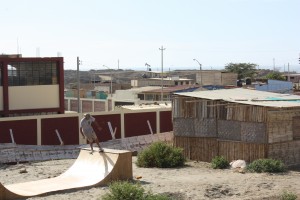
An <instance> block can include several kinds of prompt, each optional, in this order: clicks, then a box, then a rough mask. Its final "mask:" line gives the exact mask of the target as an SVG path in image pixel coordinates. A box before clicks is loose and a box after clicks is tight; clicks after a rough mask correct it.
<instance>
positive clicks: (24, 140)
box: [0, 119, 37, 145]
mask: <svg viewBox="0 0 300 200" xmlns="http://www.w3.org/2000/svg"><path fill="white" fill-rule="evenodd" d="M9 129H12V131H13V136H14V139H15V142H16V144H27V145H37V120H36V119H31V120H14V121H3V122H0V143H11V137H10V132H9Z"/></svg>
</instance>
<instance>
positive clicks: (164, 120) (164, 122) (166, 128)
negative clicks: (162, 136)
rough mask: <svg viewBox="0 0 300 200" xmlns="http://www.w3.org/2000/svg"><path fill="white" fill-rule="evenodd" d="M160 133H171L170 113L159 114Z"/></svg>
mask: <svg viewBox="0 0 300 200" xmlns="http://www.w3.org/2000/svg"><path fill="white" fill-rule="evenodd" d="M159 123H160V132H161V133H163V132H170V131H173V122H172V111H162V112H160V122H159Z"/></svg>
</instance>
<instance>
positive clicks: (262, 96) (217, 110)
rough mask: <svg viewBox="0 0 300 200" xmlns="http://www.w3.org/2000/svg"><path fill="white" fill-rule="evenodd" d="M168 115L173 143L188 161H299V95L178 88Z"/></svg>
mask: <svg viewBox="0 0 300 200" xmlns="http://www.w3.org/2000/svg"><path fill="white" fill-rule="evenodd" d="M172 118H173V126H174V144H175V145H176V146H177V147H182V148H184V152H185V156H186V157H187V158H189V159H191V160H200V161H207V162H210V161H211V159H212V158H213V157H215V156H217V155H222V156H224V157H225V158H226V159H227V160H229V161H231V160H236V159H243V160H246V161H247V162H251V161H253V160H255V159H259V158H275V159H280V160H282V161H283V162H285V163H286V164H287V165H296V164H300V96H297V95H289V94H279V93H271V92H263V91H256V90H249V89H242V88H236V89H226V90H225V89H224V90H210V91H199V92H198V91H197V92H186V93H176V94H175V96H174V98H173V101H172Z"/></svg>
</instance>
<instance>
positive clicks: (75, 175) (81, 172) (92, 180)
mask: <svg viewBox="0 0 300 200" xmlns="http://www.w3.org/2000/svg"><path fill="white" fill-rule="evenodd" d="M94 149H95V150H98V149H97V148H96V147H95V148H94ZM131 156H132V154H131V152H130V151H123V150H113V149H104V152H102V153H100V152H98V151H94V152H93V153H92V154H91V151H90V150H89V149H88V148H85V149H81V151H80V154H79V156H78V158H77V159H76V161H75V162H74V164H73V165H72V166H71V167H70V168H69V169H68V170H67V171H66V172H64V173H63V174H61V175H60V176H58V177H55V178H49V179H42V180H38V181H31V182H25V183H16V184H11V185H2V184H1V183H0V200H6V199H18V198H24V197H31V196H37V195H41V194H45V193H49V192H54V191H62V190H68V189H74V188H84V187H90V186H102V185H106V184H107V183H109V182H110V181H113V180H128V179H132V157H131Z"/></svg>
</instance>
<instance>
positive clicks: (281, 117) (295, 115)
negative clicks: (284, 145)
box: [267, 110, 300, 143]
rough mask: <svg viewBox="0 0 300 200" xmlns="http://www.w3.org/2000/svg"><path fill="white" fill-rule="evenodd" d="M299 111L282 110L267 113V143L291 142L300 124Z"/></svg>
mask: <svg viewBox="0 0 300 200" xmlns="http://www.w3.org/2000/svg"><path fill="white" fill-rule="evenodd" d="M299 116H300V110H282V111H269V112H268V122H267V127H268V129H267V130H268V131H267V132H268V133H267V134H268V140H269V143H277V142H286V141H292V140H293V139H294V135H295V136H296V135H297V132H299V130H297V127H298V125H299V124H300V118H299ZM295 139H296V137H295Z"/></svg>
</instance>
